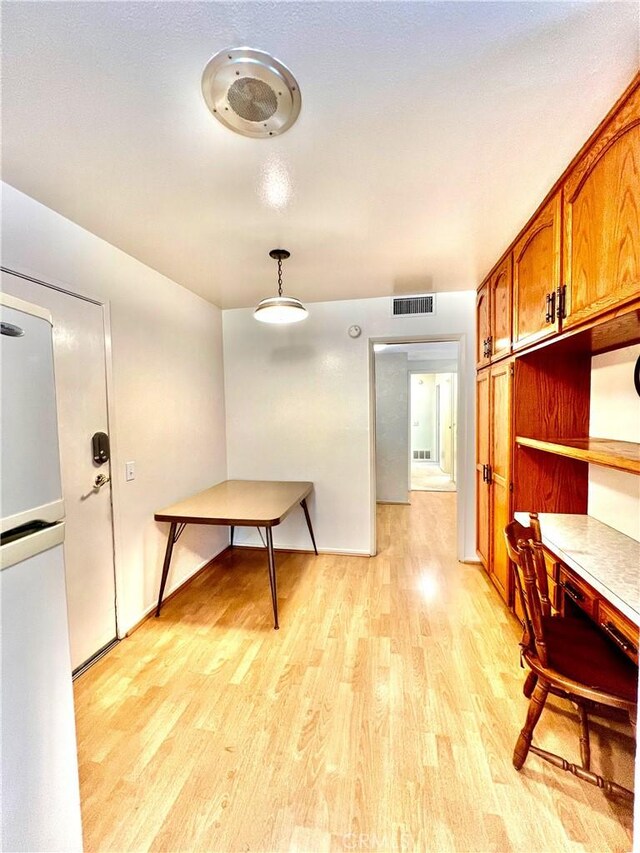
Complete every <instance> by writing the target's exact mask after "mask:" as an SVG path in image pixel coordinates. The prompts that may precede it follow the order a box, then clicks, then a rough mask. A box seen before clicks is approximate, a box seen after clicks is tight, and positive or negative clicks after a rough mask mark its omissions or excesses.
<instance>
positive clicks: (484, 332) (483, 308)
mask: <svg viewBox="0 0 640 853" xmlns="http://www.w3.org/2000/svg"><path fill="white" fill-rule="evenodd" d="M489 323H490V316H489V281H488V280H487V281H485V282H484V284H482V285H481V286H480V288H479V289H478V294H477V296H476V365H477V367H484V366H485V365H487V364H489V361H490V359H491V354H490V352H489V336H490V334H491V332H490V326H489Z"/></svg>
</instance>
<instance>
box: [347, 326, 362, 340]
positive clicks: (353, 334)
mask: <svg viewBox="0 0 640 853" xmlns="http://www.w3.org/2000/svg"><path fill="white" fill-rule="evenodd" d="M347 334H348V335H349V337H350V338H359V337H360V335H361V334H362V329H361V328H360V326H355V325H354V326H349V328H348V329H347Z"/></svg>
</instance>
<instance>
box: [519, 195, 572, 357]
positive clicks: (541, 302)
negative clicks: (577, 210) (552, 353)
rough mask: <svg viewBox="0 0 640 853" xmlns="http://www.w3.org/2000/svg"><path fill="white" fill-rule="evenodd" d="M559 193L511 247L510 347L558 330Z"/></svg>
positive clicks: (529, 341) (525, 344) (538, 338)
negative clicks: (511, 306) (511, 310)
mask: <svg viewBox="0 0 640 853" xmlns="http://www.w3.org/2000/svg"><path fill="white" fill-rule="evenodd" d="M560 199H561V197H560V193H559V192H558V193H556V194H555V196H554V197H553V198H552V199H551V201H550V202H549V203H548V204H546V205H545V207H544V208H543V209H542V210H541V211H540V213H539V214H538V215H537V216H536V217H535V219H534V220H533V221H532V222H531V224H530V225H529V226H528V227H527V229H526V231H525V232H524V234H523V235H522V237H521V238H520V239H519V240H518V242H517V243H516V244H515V246H514V249H513V348H514V349H518V348H520V347H523V346H527V345H528V344H531V343H534V342H535V341H538V340H541V339H542V338H546V337H548V336H549V335H553V334H555V333H556V332H558V330H559V328H560V324H559V319H558V312H557V310H556V301H557V298H558V289H559V287H560V235H561V232H562V222H561V217H560V210H561V200H560Z"/></svg>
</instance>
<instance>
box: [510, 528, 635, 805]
mask: <svg viewBox="0 0 640 853" xmlns="http://www.w3.org/2000/svg"><path fill="white" fill-rule="evenodd" d="M530 519H531V526H530V527H524V526H523V525H521V524H519V523H518V522H517V521H512V522H511V523H510V524H508V525H507V527H506V528H505V539H506V543H507V550H508V552H509V557H510V559H511V560H512V561H513V563H514V565H515V572H514V575H515V581H516V591H517V594H518V596H519V598H520V604H521V606H522V611H523V614H524V626H523V627H524V633H523V636H522V641H521V643H520V646H521V649H522V660H523V661H524V662H525V663H526V665H527V666H528V667H529V670H530V672H529V674H528V675H527V679H526V682H525V686H524V694H525V696H527V698H528V699H530V702H529V709H528V711H527V718H526V721H525V724H524V728H523V729H522V731H521V732H520V735H519V737H518V740H517V742H516V746H515V750H514V752H513V766H514V767H515V768H516V770H520V769H521V767H522V766H523V764H524V762H525V760H526V758H527V755H528V754H529V752H530V751H531V752H532V753H534V755H539V756H540V757H541V758H543V759H544V760H545V761H549V762H550V763H551V764H553V765H555V766H556V767H560V768H562V769H563V770H566V771H568V772H569V773H572V774H573V775H574V776H577V777H578V778H579V779H583V780H584V781H586V782H590V783H591V784H592V785H597V786H598V787H599V788H602V789H603V790H604V791H606V792H607V793H608V794H615V795H618V796H620V797H623V798H625V799H631V800H632V799H633V792H632V791H629V790H628V789H627V788H623V787H622V786H621V785H617V784H616V783H615V782H613V781H611V780H608V779H604V778H603V777H602V776H599V775H598V774H597V773H593V772H592V771H591V769H590V762H591V753H590V746H589V719H588V710H589V709H590V708H591V709H593V708H594V706H595V705H596V704H598V705H605V706H608V707H612V708H618V709H621V710H623V711H626V712H627V713H628V714H629V718H630V720H631V722H632V724H633V725H634V727H635V720H636V714H637V695H638V693H637V691H638V670H637V668H636V667H635V666H634V665H633V663H632V662H631V661H630V660H627V658H626V657H625V656H624V655H622V654H621V653H620V652H619V651H618V650H617V649H616V648H615V647H614V646H613V645H612V644H611V643H610V642H609V640H607V638H606V637H605V636H604V635H603V633H602V632H601V631H600V630H599V629H598V628H597V627H596V626H595V625H594V624H593V623H592V622H590V621H589V620H588V619H586V618H585V619H580V618H573V617H569V616H552V615H551V603H550V601H549V592H548V584H547V572H546V567H545V563H544V556H543V552H542V543H541V541H540V525H539V522H538V518H537V516H536V515H535V514H534V513H532V514H531V516H530ZM549 693H553V694H555V695H557V696H561V697H563V698H565V699H569V700H570V701H571V702H573V703H574V704H575V705H576V706H577V709H578V716H579V719H580V756H581V759H582V765H581V766H580V765H577V764H572V763H570V762H569V761H567V760H566V759H564V758H562V757H561V756H559V755H554V753H552V752H547V750H544V749H541V748H540V747H537V746H534V745H533V744H532V743H531V740H532V737H533V731H534V729H535V727H536V724H537V722H538V720H539V719H540V715H541V714H542V711H543V709H544V706H545V702H546V701H547V696H548V695H549Z"/></svg>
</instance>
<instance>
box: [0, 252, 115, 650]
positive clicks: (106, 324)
mask: <svg viewBox="0 0 640 853" xmlns="http://www.w3.org/2000/svg"><path fill="white" fill-rule="evenodd" d="M0 270H2V272H5V273H8V274H9V275H13V276H16V278H23V279H25V280H26V281H31V282H33V283H34V284H40V285H42V286H43V287H48V288H49V289H50V290H57V291H59V292H60V293H64V294H66V295H67V296H73V297H75V298H76V299H82V300H84V301H85V302H91V303H92V304H93V305H97V306H98V307H99V308H100V309H101V310H102V324H103V328H104V372H105V390H106V395H107V423H108V429H109V448H110V451H111V454H110V455H111V460H110V461H111V466H110V469H111V481H110V483H109V485H110V486H111V492H110V494H111V536H112V541H113V572H114V583H115V620H116V637H117V639H119V640H121V639H122V638H123V637H124V636H126V633H125V632H123V631H122V630H121V628H120V623H119V619H118V611H119V604H120V603H121V602H120V600H119V595H120V590H122V589H124V588H125V587H124V583H123V581H124V578H123V577H122V573H121V571H120V568H119V567H120V563H121V561H120V560H119V559H118V558H119V555H120V554H121V553H122V548H121V542H120V538H119V531H120V530H121V529H122V526H121V524H120V517H119V507H120V496H119V489H120V484H119V478H118V477H117V476H114V474H115V472H117V471H118V470H119V468H120V464H119V455H118V449H117V447H118V442H117V438H116V432H117V430H116V418H115V411H114V405H113V399H114V394H113V362H112V348H111V306H110V303H109V301H108V300H106V301H105V300H103V299H97V298H96V297H95V296H91V295H89V294H88V293H81V292H79V291H78V290H76V289H74V288H72V287H70V286H69V285H67V284H65V283H64V282H57V281H56V280H55V279H50V280H48V281H45V280H44V279H42V278H40V277H39V276H38V275H36V274H34V273H32V272H29V271H26V270H25V271H23V272H20V271H18V270H15V269H11V267H5V266H0Z"/></svg>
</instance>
